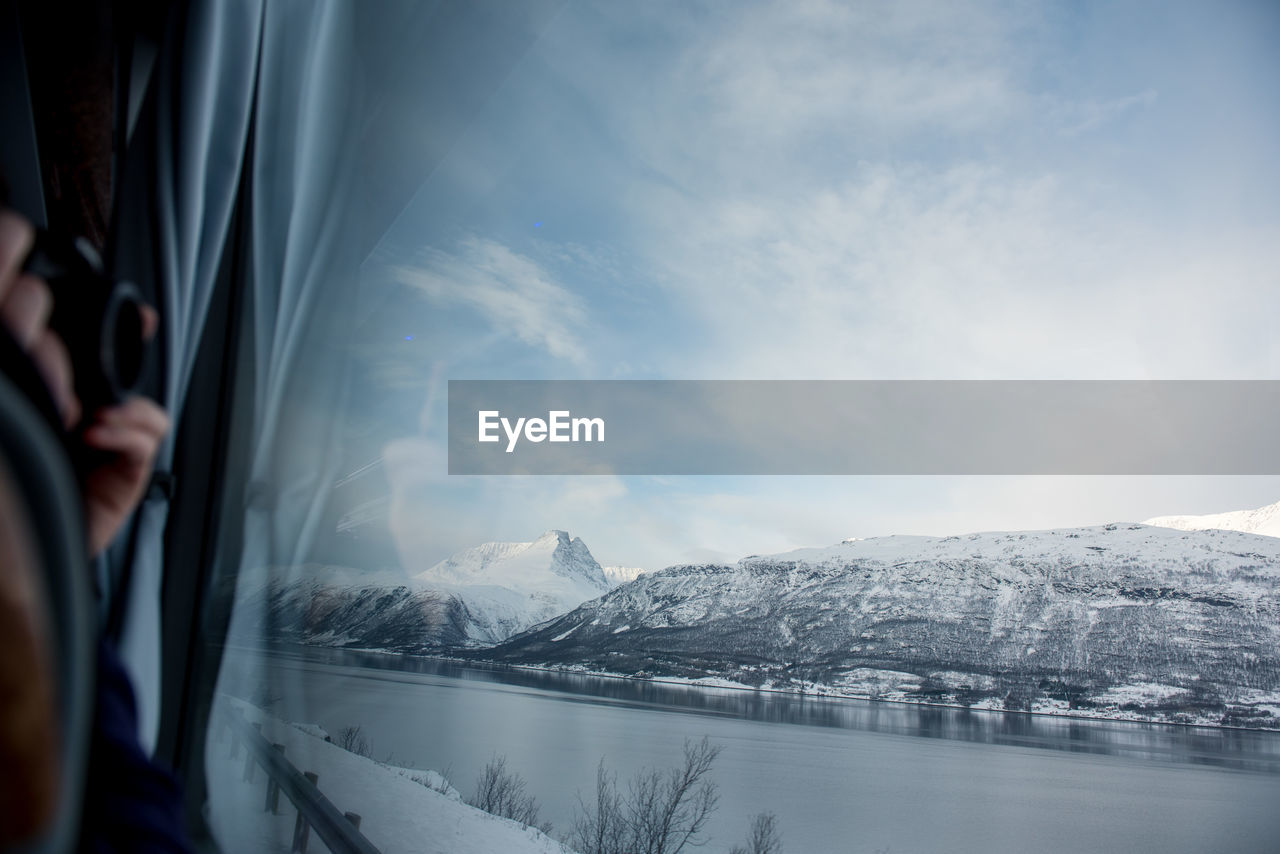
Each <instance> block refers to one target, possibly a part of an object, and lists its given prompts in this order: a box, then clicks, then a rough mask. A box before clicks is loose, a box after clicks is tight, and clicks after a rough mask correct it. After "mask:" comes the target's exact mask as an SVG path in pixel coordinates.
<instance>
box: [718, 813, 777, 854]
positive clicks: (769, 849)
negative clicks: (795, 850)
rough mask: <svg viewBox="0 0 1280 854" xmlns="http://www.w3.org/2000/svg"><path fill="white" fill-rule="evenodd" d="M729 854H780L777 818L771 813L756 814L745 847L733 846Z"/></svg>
mask: <svg viewBox="0 0 1280 854" xmlns="http://www.w3.org/2000/svg"><path fill="white" fill-rule="evenodd" d="M729 854H782V837H780V836H779V835H778V818H777V816H775V815H774V814H773V813H771V812H762V813H756V816H755V818H754V819H753V820H752V822H751V832H750V833H749V834H748V835H747V846H746V847H745V848H743V847H742V846H741V845H735V846H733V850H732V851H730V852H729Z"/></svg>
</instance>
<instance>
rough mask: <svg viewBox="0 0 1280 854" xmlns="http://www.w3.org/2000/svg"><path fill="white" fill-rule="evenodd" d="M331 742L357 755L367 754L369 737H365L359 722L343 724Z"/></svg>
mask: <svg viewBox="0 0 1280 854" xmlns="http://www.w3.org/2000/svg"><path fill="white" fill-rule="evenodd" d="M333 743H334V744H336V745H338V746H339V747H341V748H342V749H343V750H349V751H351V752H352V753H354V754H356V755H357V756H368V755H369V739H367V738H365V735H364V727H363V726H361V725H360V724H356V725H354V726H344V727H343V728H342V729H340V730H338V735H337V737H336V738H334V740H333Z"/></svg>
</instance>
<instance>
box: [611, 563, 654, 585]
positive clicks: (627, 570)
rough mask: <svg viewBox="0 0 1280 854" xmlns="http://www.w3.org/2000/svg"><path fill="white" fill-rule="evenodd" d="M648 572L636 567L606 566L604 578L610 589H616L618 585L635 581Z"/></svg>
mask: <svg viewBox="0 0 1280 854" xmlns="http://www.w3.org/2000/svg"><path fill="white" fill-rule="evenodd" d="M648 571H649V570H647V569H642V568H641V567H638V566H606V567H604V577H605V578H607V579H609V585H610V586H611V587H617V586H618V585H619V584H626V583H627V582H629V581H635V580H636V579H637V578H639V577H640V576H642V575H644V574H645V573H646V572H648Z"/></svg>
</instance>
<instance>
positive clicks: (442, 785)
mask: <svg viewBox="0 0 1280 854" xmlns="http://www.w3.org/2000/svg"><path fill="white" fill-rule="evenodd" d="M224 710H225V711H229V712H230V713H232V714H236V713H240V712H242V713H243V714H244V715H245V717H246V718H247V719H248V720H249V721H250V722H258V723H261V724H262V734H263V735H264V736H266V737H267V739H268V741H270V742H272V743H274V744H280V745H283V746H284V751H285V757H286V758H287V759H288V760H289V761H290V762H292V763H293V764H294V766H295V767H297V768H299V769H300V770H305V771H311V772H313V773H316V774H317V775H318V776H319V779H318V783H317V785H318V787H319V789H320V791H321V792H322V793H323V794H324V795H325V796H326V797H327V798H328V799H329V800H330V801H332V802H333V803H334V805H335V806H337V807H338V808H339V809H340V810H342V811H344V812H347V811H350V812H354V813H357V814H358V815H359V816H360V817H361V823H360V830H361V832H362V833H363V834H364V835H365V836H366V837H367V838H368V839H369V841H370V842H372V843H373V844H374V845H375V846H376V847H377V848H378V849H379V850H380V851H384V852H405V851H415V852H423V854H493V852H497V851H501V852H511V854H571V852H569V851H568V849H566V848H565V847H564V846H563V845H561V844H560V843H559V842H556V841H555V840H553V839H551V838H550V837H548V836H547V835H546V834H544V833H542V832H541V831H538V830H535V829H533V828H529V827H525V826H523V825H521V824H518V823H516V822H514V821H510V820H508V819H504V818H498V817H497V816H494V815H490V814H489V813H486V812H482V811H480V810H478V809H476V808H475V807H472V806H469V805H468V804H466V803H465V802H463V800H462V799H461V797H459V795H458V793H457V792H456V791H455V790H453V789H452V787H450V786H449V785H448V783H447V782H446V781H445V780H444V779H443V778H442V777H440V775H438V774H436V773H435V772H431V771H418V770H413V769H404V768H397V767H395V766H391V765H387V764H384V763H382V762H375V761H374V760H372V759H367V758H365V757H363V756H357V755H356V754H354V753H350V752H348V751H346V750H343V749H342V748H340V747H338V746H336V745H333V744H329V743H328V742H326V741H324V740H322V739H320V738H317V737H315V736H313V735H309V734H307V733H306V732H303V731H302V730H300V729H299V728H298V727H296V726H291V725H289V724H286V723H284V722H283V721H280V720H277V719H276V718H274V717H271V716H270V715H266V714H263V713H262V712H261V711H260V710H258V709H257V708H256V707H254V706H251V705H249V704H248V703H245V702H243V701H240V700H236V699H230V698H220V699H219V701H218V708H217V709H216V710H215V712H216V714H215V718H214V720H215V721H216V720H220V718H218V717H217V715H220V714H221V713H222V712H223V711H224ZM228 737H229V733H228V732H227V731H226V730H224V729H222V727H221V726H216V727H215V728H214V730H213V737H212V738H211V739H210V742H209V745H208V749H207V751H206V765H207V773H208V776H209V820H210V822H209V823H210V826H211V828H212V830H213V832H214V835H215V837H216V838H217V839H218V842H219V846H220V848H221V850H223V851H237V852H240V851H244V852H258V851H280V852H287V851H288V850H289V846H290V842H291V841H292V838H293V828H294V821H295V819H296V815H297V814H296V811H295V810H294V808H293V807H292V805H291V804H290V803H289V801H288V798H287V797H285V796H284V795H281V797H280V814H279V815H272V814H270V813H266V812H264V811H263V809H262V806H263V800H264V795H265V786H266V779H265V775H264V774H263V773H262V772H261V771H258V772H256V773H255V775H254V780H253V781H252V782H246V781H245V780H244V775H243V770H244V760H243V758H242V757H243V755H244V754H243V751H241V752H240V755H239V756H238V757H237V758H236V759H232V758H231V757H230V752H231V751H230V750H229V749H228V748H229V742H228ZM432 787H435V788H432ZM309 850H313V851H323V850H326V849H325V848H324V845H323V843H321V842H320V840H319V839H318V837H317V835H316V834H315V833H312V835H311V844H310V847H309Z"/></svg>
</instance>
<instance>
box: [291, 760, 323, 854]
mask: <svg viewBox="0 0 1280 854" xmlns="http://www.w3.org/2000/svg"><path fill="white" fill-rule="evenodd" d="M302 776H303V777H306V778H307V782H309V783H310V784H311V785H313V786H314V785H316V784H317V783H319V782H320V775H318V774H315V773H313V772H311V771H306V772H304V773H303V775H302ZM310 838H311V825H310V824H308V823H307V820H306V819H305V818H303V817H302V810H301V809H299V810H298V820H297V821H295V822H294V823H293V846H292V847H291V848H290V849H289V850H290V852H292V854H307V842H308V841H309V840H310Z"/></svg>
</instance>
